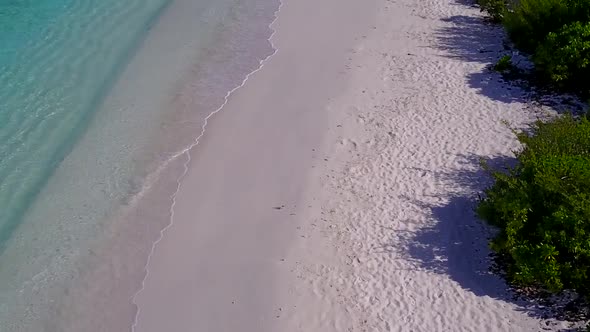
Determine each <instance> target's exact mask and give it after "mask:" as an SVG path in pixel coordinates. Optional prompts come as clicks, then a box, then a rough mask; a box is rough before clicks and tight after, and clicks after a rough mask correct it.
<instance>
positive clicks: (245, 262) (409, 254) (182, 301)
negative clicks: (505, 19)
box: [135, 0, 567, 332]
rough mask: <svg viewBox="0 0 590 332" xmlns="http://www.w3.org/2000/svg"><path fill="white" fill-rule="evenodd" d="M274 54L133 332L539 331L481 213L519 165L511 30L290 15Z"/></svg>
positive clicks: (333, 12)
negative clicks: (498, 71)
mask: <svg viewBox="0 0 590 332" xmlns="http://www.w3.org/2000/svg"><path fill="white" fill-rule="evenodd" d="M273 28H274V29H275V30H276V34H275V35H274V37H273V39H272V43H273V45H274V47H276V48H277V49H278V52H277V53H276V54H275V55H274V56H273V57H272V58H270V59H269V60H268V61H267V62H266V63H265V65H264V67H263V68H262V69H261V70H260V71H258V72H257V73H255V74H254V75H252V76H251V77H250V79H249V80H248V82H247V83H246V84H245V85H244V87H242V88H240V89H239V90H237V91H236V92H235V93H234V94H232V96H231V97H230V99H229V102H228V104H227V105H226V107H225V108H224V109H223V110H222V111H221V112H220V113H218V114H216V115H215V116H214V117H213V118H212V120H211V122H210V123H209V125H208V127H207V132H206V133H205V136H204V137H203V140H202V141H201V142H200V144H199V145H198V146H196V147H195V148H194V149H193V151H192V152H191V154H192V161H191V163H190V168H189V171H188V173H187V175H186V177H185V178H184V180H183V182H182V185H181V188H180V191H179V192H178V194H177V196H176V204H175V206H174V218H173V224H172V226H171V227H170V228H168V229H167V230H166V232H165V233H164V236H163V238H162V240H161V241H160V242H159V243H158V244H157V246H156V247H155V251H154V254H153V256H152V259H151V261H150V264H149V266H148V269H149V273H148V276H147V278H146V280H145V288H144V289H143V290H142V291H141V292H140V293H139V294H138V295H137V296H136V299H135V300H136V303H137V304H138V307H139V310H140V311H139V315H138V321H137V326H136V328H135V331H137V332H148V331H149V332H151V331H156V332H161V331H208V332H213V331H253V332H254V331H256V332H260V331H281V332H289V331H306V332H307V331H322V332H324V331H540V330H545V329H548V330H558V329H559V328H564V327H566V326H567V323H566V322H559V321H556V320H554V319H542V318H540V316H541V312H542V310H540V309H539V308H535V307H531V306H527V305H525V304H524V303H519V302H518V301H515V300H513V299H512V296H511V294H510V292H509V290H507V287H506V285H505V283H504V282H503V281H502V280H501V279H500V278H498V277H496V276H494V275H492V274H490V273H489V272H488V271H487V269H488V266H489V262H488V260H487V255H488V253H489V251H488V249H487V244H486V242H487V237H489V235H490V230H489V229H488V228H486V227H485V226H484V225H483V224H482V223H481V222H479V221H478V220H477V219H476V218H475V217H474V214H473V211H472V209H473V204H474V199H475V198H476V197H477V193H478V192H480V191H481V190H482V188H484V187H485V186H486V185H487V184H488V183H489V179H488V177H487V176H485V174H483V173H482V172H481V170H480V167H479V166H478V162H479V159H480V158H487V159H489V160H491V161H492V162H493V163H496V164H501V163H503V162H505V161H506V160H507V157H509V156H510V155H511V153H510V152H511V150H513V149H515V148H517V146H518V145H517V142H516V141H515V139H514V137H513V135H512V134H511V132H510V130H509V129H508V128H507V127H506V126H505V125H504V124H503V123H502V122H503V120H507V121H509V122H510V123H512V124H513V126H516V127H519V126H522V125H525V124H527V123H529V122H530V121H531V120H532V118H533V115H532V114H531V113H530V112H529V111H527V105H526V103H525V98H524V93H523V92H522V91H520V90H518V89H516V88H512V89H510V88H509V87H508V86H507V85H506V84H503V83H498V79H499V77H497V76H496V75H495V74H493V73H490V72H488V71H486V70H485V68H484V67H485V66H486V65H487V64H488V63H490V62H492V61H494V59H496V58H498V57H499V56H500V53H499V52H498V51H499V50H501V47H502V46H501V45H502V38H503V36H502V31H501V30H498V29H497V28H494V27H490V26H486V25H484V24H483V21H482V20H481V17H480V16H479V13H478V10H477V9H475V8H472V7H469V6H468V5H467V4H464V3H460V2H455V0H425V1H417V0H397V1H392V0H369V1H355V0H340V1H336V0H323V1H312V0H285V2H284V4H283V7H282V10H281V11H280V13H279V16H278V20H277V21H276V22H275V24H274V25H273Z"/></svg>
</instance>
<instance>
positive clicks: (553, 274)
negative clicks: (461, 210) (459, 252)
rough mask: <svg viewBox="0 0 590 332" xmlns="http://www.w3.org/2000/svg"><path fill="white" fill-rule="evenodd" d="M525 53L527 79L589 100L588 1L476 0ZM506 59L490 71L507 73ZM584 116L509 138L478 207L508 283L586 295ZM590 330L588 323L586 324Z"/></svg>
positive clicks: (588, 175)
mask: <svg viewBox="0 0 590 332" xmlns="http://www.w3.org/2000/svg"><path fill="white" fill-rule="evenodd" d="M477 2H478V4H479V6H480V8H481V10H482V11H483V12H486V13H487V14H488V16H489V18H490V19H491V20H492V21H493V22H496V23H499V24H502V25H503V26H504V27H505V29H506V32H507V34H508V37H509V38H510V41H511V43H512V44H513V45H514V46H515V47H516V48H517V49H518V50H520V51H522V52H523V53H524V54H526V55H529V56H530V59H531V60H532V63H533V64H534V69H533V72H532V74H533V75H530V76H529V77H534V78H535V79H536V80H537V81H538V82H540V83H541V84H543V85H545V86H547V87H549V88H550V89H553V90H554V91H567V92H572V93H575V94H577V95H578V96H581V97H584V98H587V97H589V96H590V0H477ZM510 60H511V57H510V56H504V57H503V58H501V59H500V61H498V63H496V64H495V65H494V66H493V69H495V70H496V71H499V72H504V71H507V70H510V69H511V67H512V63H511V61H510ZM589 119H590V117H589V116H588V115H581V116H574V115H564V116H560V117H556V118H554V119H552V120H550V121H546V122H541V121H539V122H536V123H535V124H534V125H533V126H532V128H530V130H527V131H524V132H518V133H516V132H515V134H516V135H517V137H518V140H519V141H520V142H521V143H522V148H521V149H520V150H518V151H515V154H516V158H517V160H518V163H517V165H516V166H514V167H509V168H508V169H507V170H504V171H498V170H492V169H489V168H488V167H487V166H486V165H484V167H486V168H487V169H488V171H489V172H490V173H491V174H492V176H493V179H494V184H493V185H492V186H491V187H489V188H488V189H487V190H486V191H485V197H483V198H482V199H481V200H480V202H479V204H478V207H477V213H478V215H479V216H480V218H481V219H483V220H485V221H486V222H488V223H489V224H491V225H494V226H496V227H497V228H498V229H499V232H498V234H497V235H496V237H495V238H494V239H492V241H491V247H492V249H493V250H494V251H495V252H496V253H497V254H498V255H499V257H501V258H502V261H503V262H504V267H505V269H506V275H507V277H508V278H509V280H510V281H512V282H514V283H515V284H519V285H522V286H526V287H533V288H535V289H542V290H546V291H550V292H558V291H561V290H564V289H569V290H575V291H576V292H577V293H578V294H580V295H582V298H584V297H585V298H586V299H588V297H589V296H590V120H589ZM588 329H589V330H590V325H589V327H588Z"/></svg>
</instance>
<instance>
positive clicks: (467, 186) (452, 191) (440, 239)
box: [384, 155, 576, 331]
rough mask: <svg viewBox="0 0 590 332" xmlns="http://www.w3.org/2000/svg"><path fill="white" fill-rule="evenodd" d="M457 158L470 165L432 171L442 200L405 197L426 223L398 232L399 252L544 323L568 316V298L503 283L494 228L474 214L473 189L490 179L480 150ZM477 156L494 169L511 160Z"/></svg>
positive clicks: (475, 196)
mask: <svg viewBox="0 0 590 332" xmlns="http://www.w3.org/2000/svg"><path fill="white" fill-rule="evenodd" d="M459 158H460V160H461V161H462V163H464V165H465V166H466V167H465V169H469V170H470V171H461V172H458V173H445V172H434V174H433V176H434V177H435V178H436V179H437V182H439V183H444V184H445V185H448V187H449V195H448V196H447V197H437V198H439V199H441V198H442V200H441V202H442V203H438V204H434V205H433V204H431V203H427V202H422V201H415V200H411V199H409V200H408V204H414V205H417V206H419V207H420V208H421V209H425V210H426V211H430V217H431V226H430V227H426V228H423V229H421V230H419V231H417V232H407V233H405V234H404V235H403V236H402V247H403V248H404V249H403V250H402V253H403V255H404V256H405V257H406V259H410V260H411V261H413V262H414V263H415V264H416V266H417V267H418V268H420V269H425V270H427V271H431V272H435V273H440V274H444V275H448V276H449V278H450V279H451V280H453V281H455V282H457V284H459V285H460V286H461V287H462V288H463V289H465V290H467V291H470V292H472V293H473V294H475V295H476V296H480V297H484V296H489V297H492V298H495V299H500V300H502V301H505V302H508V303H513V304H516V305H517V306H518V308H519V310H521V311H523V312H525V313H526V314H528V315H529V316H532V317H536V318H539V319H542V320H544V321H543V322H542V325H545V326H546V327H547V328H550V327H551V324H553V322H554V321H553V320H552V319H557V320H571V319H572V318H571V317H572V316H571V315H572V314H576V313H572V312H571V311H568V309H567V307H568V304H569V305H570V306H571V303H570V302H569V301H566V302H563V301H562V302H559V303H558V302H555V301H552V300H551V299H548V298H546V297H540V296H530V295H527V296H523V295H519V292H518V290H517V289H516V288H513V287H511V286H509V285H508V284H507V283H506V281H505V279H504V278H503V276H502V275H501V274H500V273H498V270H497V267H496V264H495V259H494V258H495V257H494V255H493V254H492V252H491V250H490V248H489V246H488V243H489V240H490V239H491V237H493V235H494V234H495V230H494V229H493V228H492V227H490V226H488V225H486V224H485V223H484V222H483V221H481V220H480V219H479V218H477V216H476V214H475V207H476V204H477V201H478V199H479V194H481V191H482V188H486V187H488V186H489V185H491V184H492V179H491V177H490V175H489V174H488V172H487V171H485V170H483V168H482V167H481V166H480V163H481V161H482V158H481V157H480V156H476V155H468V156H459ZM483 160H484V161H485V162H486V163H487V164H488V165H489V166H490V167H491V168H492V169H496V170H502V169H504V170H505V169H507V168H508V167H513V166H514V165H515V163H516V159H515V158H509V157H504V156H499V157H495V158H486V159H483ZM417 171H421V172H429V171H428V170H417ZM430 172H431V171H430ZM399 239H400V235H399V233H398V234H396V244H395V245H394V243H393V242H392V243H388V244H386V245H385V246H384V248H385V249H384V251H385V252H388V250H387V248H396V247H397V248H399V242H398V241H399ZM548 308H551V309H548ZM572 331H573V330H572Z"/></svg>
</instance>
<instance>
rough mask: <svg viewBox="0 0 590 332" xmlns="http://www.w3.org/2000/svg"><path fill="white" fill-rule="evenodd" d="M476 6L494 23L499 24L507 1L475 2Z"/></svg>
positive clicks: (488, 0) (482, 0)
mask: <svg viewBox="0 0 590 332" xmlns="http://www.w3.org/2000/svg"><path fill="white" fill-rule="evenodd" d="M477 4H478V5H479V7H480V9H481V11H482V12H485V13H487V14H488V15H489V16H490V18H491V19H492V21H494V22H501V21H502V18H504V14H505V13H506V11H507V8H508V0H477Z"/></svg>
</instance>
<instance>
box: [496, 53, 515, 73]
mask: <svg viewBox="0 0 590 332" xmlns="http://www.w3.org/2000/svg"><path fill="white" fill-rule="evenodd" d="M512 68H513V65H512V57H511V56H510V55H505V56H503V57H501V58H500V60H498V62H496V64H495V65H494V66H493V67H492V69H493V70H495V71H498V72H504V71H508V70H510V69H512Z"/></svg>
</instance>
